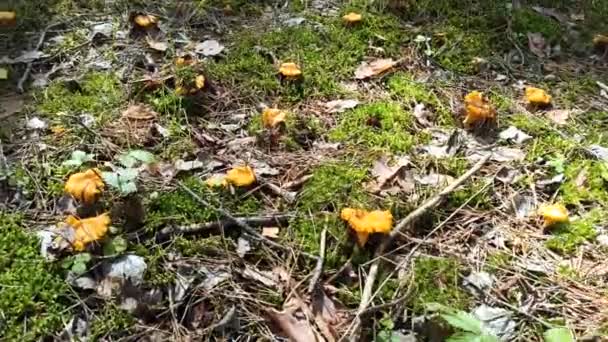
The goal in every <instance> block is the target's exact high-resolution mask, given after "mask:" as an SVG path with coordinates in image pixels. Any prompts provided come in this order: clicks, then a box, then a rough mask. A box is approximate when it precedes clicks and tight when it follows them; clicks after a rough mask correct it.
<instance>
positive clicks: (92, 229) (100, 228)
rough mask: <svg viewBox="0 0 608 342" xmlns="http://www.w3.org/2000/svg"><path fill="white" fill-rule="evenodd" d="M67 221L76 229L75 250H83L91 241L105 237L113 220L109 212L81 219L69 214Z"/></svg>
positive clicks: (73, 243)
mask: <svg viewBox="0 0 608 342" xmlns="http://www.w3.org/2000/svg"><path fill="white" fill-rule="evenodd" d="M65 223H66V224H68V225H69V226H70V227H72V228H73V229H74V240H73V241H72V246H73V248H74V250H75V251H83V250H84V248H85V247H86V246H87V245H88V244H89V243H91V242H93V241H97V240H99V239H101V238H103V237H104V236H105V235H106V233H107V232H108V227H109V226H110V223H111V220H110V216H109V215H108V214H101V215H99V216H95V217H90V218H86V219H79V218H77V217H75V216H72V215H70V216H68V217H67V218H66V219H65Z"/></svg>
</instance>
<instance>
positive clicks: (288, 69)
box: [279, 62, 302, 77]
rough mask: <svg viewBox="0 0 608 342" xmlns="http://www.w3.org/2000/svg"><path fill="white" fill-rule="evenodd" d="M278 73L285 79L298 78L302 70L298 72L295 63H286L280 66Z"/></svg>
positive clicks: (298, 69)
mask: <svg viewBox="0 0 608 342" xmlns="http://www.w3.org/2000/svg"><path fill="white" fill-rule="evenodd" d="M279 73H280V74H281V75H283V76H285V77H299V76H301V75H302V70H300V68H299V67H298V65H297V64H296V63H293V62H287V63H283V64H281V67H279Z"/></svg>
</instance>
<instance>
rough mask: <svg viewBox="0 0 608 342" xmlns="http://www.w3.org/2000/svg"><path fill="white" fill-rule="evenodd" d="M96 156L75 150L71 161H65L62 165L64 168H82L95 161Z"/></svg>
mask: <svg viewBox="0 0 608 342" xmlns="http://www.w3.org/2000/svg"><path fill="white" fill-rule="evenodd" d="M93 157H94V156H93V155H92V154H89V153H86V152H84V151H80V150H75V151H72V155H71V156H70V159H68V160H66V161H64V162H63V163H62V165H64V166H80V165H82V164H84V163H86V162H90V161H93V160H94V158H93Z"/></svg>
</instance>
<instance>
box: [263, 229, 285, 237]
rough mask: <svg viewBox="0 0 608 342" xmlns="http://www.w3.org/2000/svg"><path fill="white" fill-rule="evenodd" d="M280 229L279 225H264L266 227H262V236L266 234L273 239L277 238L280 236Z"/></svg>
mask: <svg viewBox="0 0 608 342" xmlns="http://www.w3.org/2000/svg"><path fill="white" fill-rule="evenodd" d="M280 231H281V230H280V228H279V227H264V228H262V236H265V237H267V238H271V239H277V238H279V233H280Z"/></svg>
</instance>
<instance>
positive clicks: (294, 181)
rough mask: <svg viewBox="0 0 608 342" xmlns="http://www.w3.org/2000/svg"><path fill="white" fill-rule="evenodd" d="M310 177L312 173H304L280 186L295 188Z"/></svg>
mask: <svg viewBox="0 0 608 342" xmlns="http://www.w3.org/2000/svg"><path fill="white" fill-rule="evenodd" d="M311 178H312V175H305V176H302V177H300V178H299V179H296V180H293V181H291V182H287V183H285V184H283V185H282V186H281V188H283V189H291V188H296V187H299V186H301V185H302V184H304V183H306V181H308V180H309V179H311Z"/></svg>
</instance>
